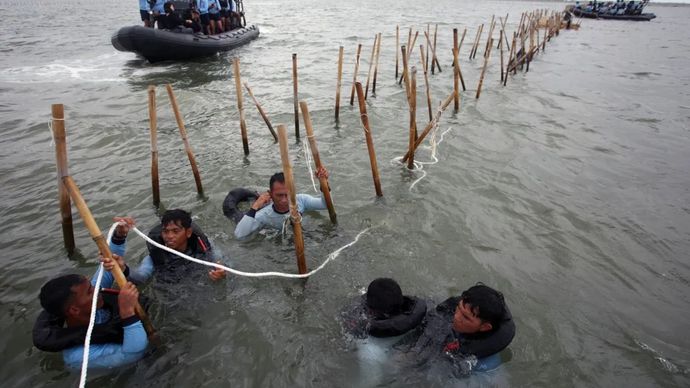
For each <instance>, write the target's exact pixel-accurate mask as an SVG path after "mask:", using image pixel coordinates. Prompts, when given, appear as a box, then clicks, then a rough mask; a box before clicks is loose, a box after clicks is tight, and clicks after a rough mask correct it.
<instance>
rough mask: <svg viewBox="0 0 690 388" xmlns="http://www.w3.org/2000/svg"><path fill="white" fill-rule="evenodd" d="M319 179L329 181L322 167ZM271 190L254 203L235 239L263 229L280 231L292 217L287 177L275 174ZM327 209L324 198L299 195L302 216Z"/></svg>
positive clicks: (237, 228) (317, 172)
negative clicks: (306, 212)
mask: <svg viewBox="0 0 690 388" xmlns="http://www.w3.org/2000/svg"><path fill="white" fill-rule="evenodd" d="M315 175H316V176H317V177H318V178H326V179H328V171H327V170H326V169H325V168H323V167H321V168H319V169H317V170H316V174H315ZM268 187H269V190H268V191H266V192H264V193H262V194H261V195H260V196H259V198H258V199H257V200H256V201H254V203H253V204H252V206H251V209H249V211H248V212H247V214H245V215H244V216H243V217H242V219H241V220H240V222H238V223H237V226H236V227H235V237H236V238H238V239H243V238H246V237H248V236H250V235H251V234H252V233H254V232H256V231H257V230H259V229H261V228H273V229H278V230H280V229H281V228H282V227H283V223H284V222H285V220H286V219H289V217H290V200H289V198H288V188H287V186H286V185H285V176H284V175H283V173H282V172H279V173H276V174H273V176H272V177H271V179H270V181H269V183H268ZM323 209H326V200H325V199H324V198H323V197H320V198H319V197H312V196H311V195H308V194H297V211H298V212H299V213H300V214H302V213H304V212H305V211H310V210H323Z"/></svg>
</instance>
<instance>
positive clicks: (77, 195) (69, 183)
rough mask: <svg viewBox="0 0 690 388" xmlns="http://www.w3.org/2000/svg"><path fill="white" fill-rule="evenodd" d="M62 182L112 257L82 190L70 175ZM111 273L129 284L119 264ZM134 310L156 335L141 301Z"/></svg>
mask: <svg viewBox="0 0 690 388" xmlns="http://www.w3.org/2000/svg"><path fill="white" fill-rule="evenodd" d="M62 183H63V184H64V186H65V189H66V191H67V192H68V193H69V195H70V197H71V198H72V201H74V205H75V206H76V207H77V209H78V210H79V214H80V215H81V218H82V220H83V221H84V225H85V226H86V228H87V229H88V230H89V234H90V235H91V238H92V239H93V241H94V242H96V245H97V246H98V250H99V252H100V253H101V255H102V256H103V257H105V258H109V259H112V258H113V254H112V252H110V247H109V246H108V242H107V241H106V240H105V237H103V234H102V233H101V230H100V229H99V228H98V225H97V224H96V220H95V219H94V218H93V215H92V214H91V211H90V210H89V207H88V206H87V205H86V202H85V201H84V197H82V195H81V192H80V191H79V187H77V185H76V183H74V180H73V179H72V177H71V176H69V175H67V176H64V177H62ZM111 273H112V274H113V277H114V278H115V281H116V282H117V284H118V286H120V288H122V287H124V286H125V285H126V284H127V279H126V278H125V274H124V273H122V269H121V268H120V266H119V265H116V266H114V267H113V269H112V271H111ZM134 310H135V312H136V313H137V315H138V316H139V319H141V323H142V324H143V325H144V329H145V330H146V334H148V336H149V338H151V337H152V336H154V335H155V332H156V330H155V329H154V328H153V325H152V324H151V321H150V320H149V317H148V315H147V314H146V311H144V309H143V308H141V306H140V305H139V302H137V303H136V305H135V306H134Z"/></svg>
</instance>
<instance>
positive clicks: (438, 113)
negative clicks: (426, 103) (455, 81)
mask: <svg viewBox="0 0 690 388" xmlns="http://www.w3.org/2000/svg"><path fill="white" fill-rule="evenodd" d="M451 101H453V92H450V94H449V95H448V97H446V99H445V100H443V102H442V103H441V106H440V107H439V109H438V110H437V111H436V116H434V119H433V120H431V121H429V123H428V124H427V125H426V127H424V130H423V131H422V133H421V134H420V135H419V137H418V138H417V140H416V141H415V145H414V149H415V150H417V148H419V146H420V145H421V144H422V142H423V141H424V139H425V138H426V136H427V135H428V134H429V132H431V130H432V129H433V128H434V127H435V126H436V123H438V121H439V120H440V119H441V114H442V113H443V112H444V111H445V110H446V108H448V105H450V102H451ZM410 156H411V155H410V154H409V150H408V153H406V154H405V156H403V158H402V163H406V162H407V160H408V159H409V158H410Z"/></svg>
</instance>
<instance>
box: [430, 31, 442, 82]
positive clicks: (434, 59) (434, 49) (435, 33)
mask: <svg viewBox="0 0 690 388" xmlns="http://www.w3.org/2000/svg"><path fill="white" fill-rule="evenodd" d="M437 34H438V24H436V26H435V27H434V46H433V47H432V50H431V52H432V53H433V56H434V58H433V60H432V63H431V69H432V70H433V69H434V63H436V67H437V68H438V72H439V73H440V72H441V64H440V63H439V62H438V57H437V56H436V53H437V52H438V51H437V50H436V36H437ZM432 74H433V72H432Z"/></svg>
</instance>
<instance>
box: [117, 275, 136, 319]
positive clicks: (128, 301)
mask: <svg viewBox="0 0 690 388" xmlns="http://www.w3.org/2000/svg"><path fill="white" fill-rule="evenodd" d="M138 301H139V290H137V287H136V286H135V285H134V284H133V283H131V282H127V284H125V286H124V287H122V288H121V289H120V294H119V295H118V296H117V305H118V306H119V308H120V319H126V318H129V317H131V316H132V315H134V307H135V306H136V305H137V302H138Z"/></svg>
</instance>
